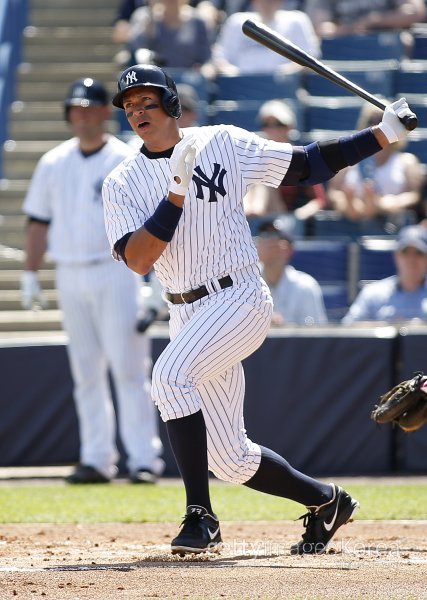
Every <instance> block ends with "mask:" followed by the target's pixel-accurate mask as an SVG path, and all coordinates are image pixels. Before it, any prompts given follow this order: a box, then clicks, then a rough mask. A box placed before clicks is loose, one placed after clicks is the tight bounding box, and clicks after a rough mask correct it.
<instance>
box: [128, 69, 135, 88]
mask: <svg viewBox="0 0 427 600" xmlns="http://www.w3.org/2000/svg"><path fill="white" fill-rule="evenodd" d="M136 82H137V79H136V72H135V71H131V72H130V73H128V74H127V75H126V85H130V84H131V83H136Z"/></svg>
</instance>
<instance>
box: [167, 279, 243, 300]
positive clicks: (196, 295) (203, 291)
mask: <svg viewBox="0 0 427 600" xmlns="http://www.w3.org/2000/svg"><path fill="white" fill-rule="evenodd" d="M218 283H219V286H220V288H221V289H222V290H223V289H225V288H228V287H231V286H232V285H233V280H232V279H231V277H230V275H226V276H225V277H222V278H221V279H218ZM165 295H166V299H167V300H169V302H172V304H191V303H192V302H195V301H196V300H200V299H201V298H204V297H205V296H208V295H209V291H208V288H207V287H206V286H205V285H201V286H200V287H199V288H197V289H195V290H190V291H189V292H182V294H171V293H170V292H166V294H165Z"/></svg>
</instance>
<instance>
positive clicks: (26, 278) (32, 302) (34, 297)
mask: <svg viewBox="0 0 427 600" xmlns="http://www.w3.org/2000/svg"><path fill="white" fill-rule="evenodd" d="M21 306H22V308H26V309H27V310H29V309H32V308H34V306H39V307H40V308H45V307H46V306H47V301H46V298H45V297H44V295H43V291H42V288H41V286H40V282H39V278H38V275H37V273H36V271H24V272H23V273H22V276H21Z"/></svg>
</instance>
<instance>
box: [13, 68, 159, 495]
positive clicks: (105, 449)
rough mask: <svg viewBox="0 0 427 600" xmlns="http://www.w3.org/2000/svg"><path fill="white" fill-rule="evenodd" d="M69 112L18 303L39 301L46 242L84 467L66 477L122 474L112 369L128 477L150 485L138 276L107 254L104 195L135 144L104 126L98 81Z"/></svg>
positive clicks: (105, 108)
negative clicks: (129, 144) (64, 335)
mask: <svg viewBox="0 0 427 600" xmlns="http://www.w3.org/2000/svg"><path fill="white" fill-rule="evenodd" d="M64 108H65V118H66V120H67V122H68V123H69V125H70V127H71V129H72V131H73V133H74V135H75V137H73V138H72V139H69V140H68V141H66V142H63V143H62V144H60V145H59V146H57V147H56V148H54V149H52V150H50V151H49V152H47V153H46V154H45V155H44V156H43V157H42V158H41V159H40V161H39V163H38V165H37V168H36V170H35V172H34V175H33V178H32V181H31V184H30V187H29V190H28V194H27V197H26V199H25V203H24V207H23V209H24V212H25V213H26V214H27V215H28V226H27V230H26V260H25V271H24V273H23V274H22V281H21V290H22V303H23V306H24V307H25V308H31V306H32V305H33V302H34V301H37V300H38V299H39V298H40V294H41V288H40V284H39V280H38V275H37V271H38V269H39V268H40V265H41V263H42V259H43V256H44V254H45V250H46V247H47V240H49V252H50V255H51V257H52V259H53V260H54V262H55V265H56V284H57V289H58V293H59V303H60V307H61V309H62V311H63V319H64V328H65V331H66V332H67V334H68V337H69V343H68V347H67V349H68V354H69V358H70V364H71V371H72V376H73V380H74V399H75V403H76V410H77V416H78V420H79V430H80V464H79V465H78V466H77V467H76V469H75V471H74V472H73V473H72V474H71V475H70V476H69V477H68V478H67V481H68V482H69V483H101V482H102V483H103V482H107V481H110V479H112V478H113V477H114V476H115V474H116V473H117V468H116V462H117V460H118V452H117V449H116V444H115V439H116V425H115V415H114V408H113V403H112V398H111V394H110V389H109V383H108V372H107V371H108V368H110V369H111V372H112V375H113V378H114V383H115V388H116V392H117V400H118V409H119V415H118V416H119V418H118V423H119V430H120V436H121V439H122V442H123V445H124V447H125V450H126V452H127V455H128V468H129V477H130V480H131V481H132V482H135V483H144V482H154V481H155V479H156V477H157V476H158V475H160V473H161V472H162V469H163V461H162V460H161V459H160V458H159V453H160V452H161V444H160V440H159V437H158V434H157V418H156V416H157V415H156V414H155V409H154V406H153V403H152V402H151V399H150V397H149V380H148V375H147V373H148V368H149V360H150V348H149V341H148V339H147V337H146V336H144V335H141V334H139V333H137V332H136V322H137V308H138V306H137V296H138V292H139V283H138V279H140V278H139V277H136V276H135V274H134V273H131V272H130V271H129V270H128V269H126V267H125V266H124V265H122V264H119V263H117V262H115V261H113V260H112V259H111V252H110V249H109V244H108V240H107V236H106V234H105V226H104V219H103V208H102V196H101V189H102V183H103V181H104V178H105V176H106V175H107V174H108V173H109V172H110V171H111V170H112V169H113V168H114V167H115V166H116V165H118V164H119V163H120V162H121V161H122V160H123V159H124V158H126V157H127V156H129V148H128V147H127V146H126V145H125V144H124V143H122V142H121V141H120V140H118V139H117V138H115V137H113V136H111V135H109V134H108V133H107V131H106V124H107V120H108V119H109V118H110V116H111V107H110V106H109V98H108V95H107V91H106V89H105V87H104V86H103V85H102V83H100V82H99V81H96V80H93V79H90V78H86V79H79V80H77V81H75V82H74V83H73V84H72V85H71V87H70V90H69V93H68V96H67V98H66V100H65V104H64Z"/></svg>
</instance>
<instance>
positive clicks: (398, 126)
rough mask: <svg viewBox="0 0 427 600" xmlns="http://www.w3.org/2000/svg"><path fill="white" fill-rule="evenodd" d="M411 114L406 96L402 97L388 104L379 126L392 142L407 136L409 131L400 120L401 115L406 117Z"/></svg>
mask: <svg viewBox="0 0 427 600" xmlns="http://www.w3.org/2000/svg"><path fill="white" fill-rule="evenodd" d="M410 114H412V111H411V109H410V108H409V106H408V103H407V102H406V98H400V99H399V100H396V102H393V103H392V104H389V105H388V106H387V108H386V109H385V111H384V114H383V118H382V121H381V123H380V124H379V125H378V127H379V128H380V129H381V131H382V132H383V134H384V135H385V136H386V138H387V140H388V142H389V143H390V144H393V143H394V142H398V141H399V140H403V139H405V138H406V136H407V134H408V131H407V130H406V128H405V126H404V125H403V123H402V122H401V121H400V120H399V117H400V118H402V117H406V116H407V115H410Z"/></svg>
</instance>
